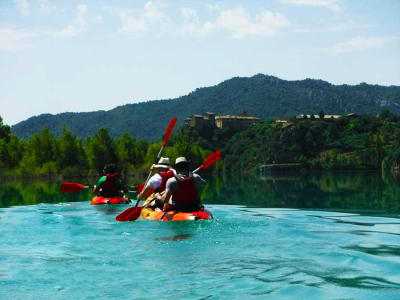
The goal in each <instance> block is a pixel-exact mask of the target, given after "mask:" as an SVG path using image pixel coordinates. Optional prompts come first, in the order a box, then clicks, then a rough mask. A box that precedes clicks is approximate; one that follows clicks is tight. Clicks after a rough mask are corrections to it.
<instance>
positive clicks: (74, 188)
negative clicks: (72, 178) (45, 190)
mask: <svg viewBox="0 0 400 300" xmlns="http://www.w3.org/2000/svg"><path fill="white" fill-rule="evenodd" d="M90 188H93V187H92V186H88V185H83V184H80V183H74V182H64V183H63V184H61V191H63V192H64V193H75V192H79V191H80V190H82V189H90Z"/></svg>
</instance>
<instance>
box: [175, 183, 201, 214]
mask: <svg viewBox="0 0 400 300" xmlns="http://www.w3.org/2000/svg"><path fill="white" fill-rule="evenodd" d="M175 178H176V180H177V181H178V190H177V192H176V193H175V194H174V195H173V202H174V207H173V208H174V209H175V210H179V211H197V210H199V209H200V198H199V194H198V192H197V189H196V185H195V184H194V179H193V177H192V176H190V177H188V178H177V177H176V176H175Z"/></svg>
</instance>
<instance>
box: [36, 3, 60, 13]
mask: <svg viewBox="0 0 400 300" xmlns="http://www.w3.org/2000/svg"><path fill="white" fill-rule="evenodd" d="M36 1H37V4H38V6H39V10H40V11H41V12H43V13H50V12H52V11H54V10H56V9H57V8H56V6H55V5H53V4H51V3H50V2H49V1H48V0H36Z"/></svg>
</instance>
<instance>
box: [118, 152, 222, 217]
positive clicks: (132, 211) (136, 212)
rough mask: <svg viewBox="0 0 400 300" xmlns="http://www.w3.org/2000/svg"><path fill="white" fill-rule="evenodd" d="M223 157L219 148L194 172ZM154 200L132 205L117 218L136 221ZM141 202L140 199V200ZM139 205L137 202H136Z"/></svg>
mask: <svg viewBox="0 0 400 300" xmlns="http://www.w3.org/2000/svg"><path fill="white" fill-rule="evenodd" d="M220 158H221V151H220V150H217V151H215V152H214V153H212V154H210V155H209V156H207V157H206V159H205V160H204V162H203V164H202V165H201V166H200V167H198V168H197V169H196V170H194V171H193V173H195V172H197V171H198V170H205V169H207V168H208V167H210V166H211V165H212V164H214V163H216V162H217V161H219V160H220ZM151 202H152V201H149V202H148V204H146V205H142V206H133V207H130V208H128V209H126V210H124V211H123V212H122V213H120V214H119V215H118V216H116V218H115V219H116V220H117V221H118V222H129V221H136V220H137V219H138V218H139V217H140V213H141V212H142V209H143V208H144V207H146V206H147V205H149V204H150V203H151ZM138 203H139V201H138ZM136 205H137V203H136Z"/></svg>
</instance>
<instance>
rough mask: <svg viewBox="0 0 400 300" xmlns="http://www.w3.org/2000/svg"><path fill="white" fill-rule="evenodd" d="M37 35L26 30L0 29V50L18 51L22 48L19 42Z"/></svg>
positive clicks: (9, 27) (10, 27)
mask: <svg viewBox="0 0 400 300" xmlns="http://www.w3.org/2000/svg"><path fill="white" fill-rule="evenodd" d="M37 35H38V34H37V33H35V32H29V31H26V30H17V29H15V28H14V27H12V26H8V27H0V50H7V51H12V50H18V49H21V48H23V47H22V45H21V42H22V41H24V40H26V39H29V38H33V37H35V36H37Z"/></svg>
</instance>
